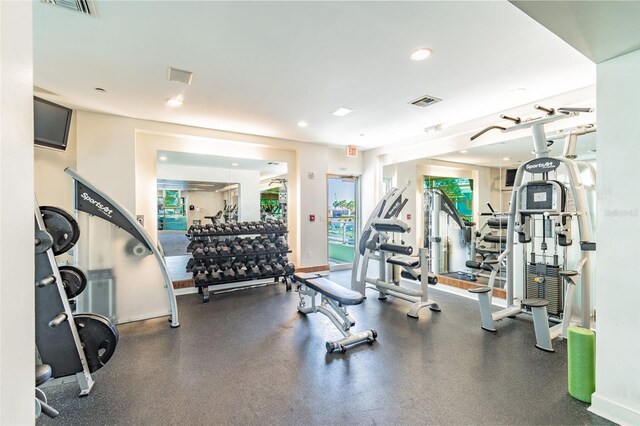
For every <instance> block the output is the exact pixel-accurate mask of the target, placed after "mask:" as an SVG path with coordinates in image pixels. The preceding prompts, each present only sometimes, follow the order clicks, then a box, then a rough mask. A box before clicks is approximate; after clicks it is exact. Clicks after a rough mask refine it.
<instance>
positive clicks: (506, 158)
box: [502, 157, 511, 161]
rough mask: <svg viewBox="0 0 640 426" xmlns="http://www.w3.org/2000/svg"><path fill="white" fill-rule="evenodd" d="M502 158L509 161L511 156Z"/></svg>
mask: <svg viewBox="0 0 640 426" xmlns="http://www.w3.org/2000/svg"><path fill="white" fill-rule="evenodd" d="M502 160H503V161H509V160H511V157H504V158H503V159H502Z"/></svg>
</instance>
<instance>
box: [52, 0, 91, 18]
mask: <svg viewBox="0 0 640 426" xmlns="http://www.w3.org/2000/svg"><path fill="white" fill-rule="evenodd" d="M42 3H46V4H51V5H53V6H59V7H63V8H65V9H68V10H73V11H74V12H80V13H83V14H85V15H91V16H96V15H97V14H96V5H95V4H94V2H93V0H42Z"/></svg>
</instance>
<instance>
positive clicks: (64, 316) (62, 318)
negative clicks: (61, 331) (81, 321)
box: [49, 312, 67, 328]
mask: <svg viewBox="0 0 640 426" xmlns="http://www.w3.org/2000/svg"><path fill="white" fill-rule="evenodd" d="M66 320H67V314H66V313H64V312H61V313H59V314H58V315H56V316H55V317H53V319H52V320H51V321H49V327H51V328H53V327H57V326H59V325H60V324H62V323H63V322H64V321H66Z"/></svg>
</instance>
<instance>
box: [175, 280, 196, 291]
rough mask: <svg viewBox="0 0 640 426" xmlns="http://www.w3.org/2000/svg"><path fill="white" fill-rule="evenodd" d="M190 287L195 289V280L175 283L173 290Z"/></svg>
mask: <svg viewBox="0 0 640 426" xmlns="http://www.w3.org/2000/svg"><path fill="white" fill-rule="evenodd" d="M189 287H194V285H193V280H180V281H174V282H173V288H174V289H176V290H177V289H179V288H189Z"/></svg>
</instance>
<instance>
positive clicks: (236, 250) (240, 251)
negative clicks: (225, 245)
mask: <svg viewBox="0 0 640 426" xmlns="http://www.w3.org/2000/svg"><path fill="white" fill-rule="evenodd" d="M231 254H235V255H236V256H239V255H242V254H244V250H243V249H242V247H240V245H239V244H238V243H233V245H232V246H231Z"/></svg>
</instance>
